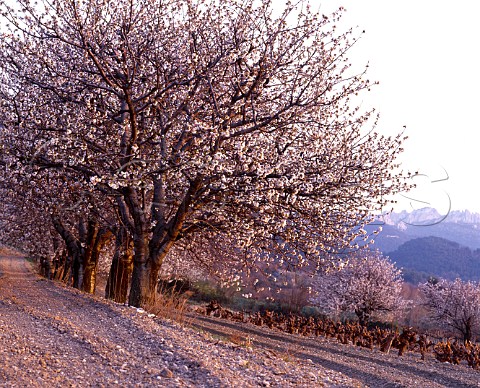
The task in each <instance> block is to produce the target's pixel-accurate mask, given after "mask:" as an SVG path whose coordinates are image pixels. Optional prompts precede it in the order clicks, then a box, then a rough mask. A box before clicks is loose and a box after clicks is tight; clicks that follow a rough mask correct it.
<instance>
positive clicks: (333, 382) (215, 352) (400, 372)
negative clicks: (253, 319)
mask: <svg viewBox="0 0 480 388" xmlns="http://www.w3.org/2000/svg"><path fill="white" fill-rule="evenodd" d="M188 321H189V324H190V326H192V327H193V328H194V329H191V328H188V327H182V326H179V325H177V324H175V323H172V322H169V321H165V320H161V319H157V318H152V317H149V316H148V315H147V314H146V313H144V312H142V311H141V310H140V311H138V310H137V309H134V308H130V307H127V306H123V305H118V304H114V303H110V302H107V301H104V300H102V299H100V298H98V297H92V296H89V295H86V294H82V293H80V292H78V291H76V290H73V289H70V288H65V287H63V286H62V285H60V284H57V283H53V282H50V281H46V280H43V279H42V278H40V277H38V276H36V275H34V274H33V273H32V271H31V268H30V265H29V264H28V262H26V261H25V260H24V259H22V258H20V257H15V256H0V360H1V361H2V364H1V368H0V386H2V387H3V386H5V387H12V386H32V387H44V386H47V385H48V386H51V387H88V386H95V387H110V386H122V387H130V386H160V387H257V386H276V387H317V386H318V387H365V386H368V387H419V388H420V387H421V388H423V387H429V388H430V387H432V388H436V387H452V388H457V387H458V388H461V387H469V388H470V387H480V373H479V372H478V371H474V370H472V369H470V368H467V367H466V366H463V365H460V366H454V365H449V364H441V363H438V362H436V361H435V360H434V359H433V358H432V357H427V359H426V360H425V361H421V360H420V356H419V355H418V354H411V353H410V354H408V355H406V356H403V357H401V358H399V357H397V356H396V354H395V353H392V354H389V355H385V354H383V353H380V352H379V351H377V350H373V351H370V350H366V349H360V348H357V347H353V346H344V345H340V344H338V343H337V342H336V341H332V340H326V339H324V338H322V337H319V338H304V337H299V336H293V335H289V334H286V333H280V332H277V331H271V330H268V329H265V328H258V327H256V326H254V325H250V324H239V323H233V322H229V321H224V320H220V319H216V318H212V317H205V316H200V315H197V314H191V315H189V318H188ZM247 337H248V338H251V339H252V346H251V347H248V346H244V344H242V343H243V342H244V341H245V339H246V338H247Z"/></svg>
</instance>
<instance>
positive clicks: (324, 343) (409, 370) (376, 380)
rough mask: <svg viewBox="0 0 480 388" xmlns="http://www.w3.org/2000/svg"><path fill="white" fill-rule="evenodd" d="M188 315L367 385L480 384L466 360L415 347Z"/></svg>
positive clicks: (479, 374) (461, 387)
mask: <svg viewBox="0 0 480 388" xmlns="http://www.w3.org/2000/svg"><path fill="white" fill-rule="evenodd" d="M191 317H192V326H194V327H197V328H198V329H202V330H204V331H208V332H211V333H215V334H217V335H221V334H222V333H230V335H236V336H237V337H241V336H246V335H248V336H250V337H251V338H253V345H254V346H255V347H256V348H261V349H266V350H267V349H268V350H270V351H273V353H274V354H280V355H281V354H285V353H290V354H293V355H294V356H295V357H296V358H299V359H302V360H307V361H308V360H311V362H312V363H313V364H315V365H318V366H321V367H324V368H328V369H330V370H332V371H338V372H342V373H343V374H344V375H347V376H350V377H352V378H355V379H356V380H357V381H360V382H361V383H363V384H364V385H365V386H368V387H382V388H385V387H389V388H390V387H408V388H411V387H418V388H426V387H428V388H437V387H451V388H473V387H480V371H476V370H473V369H472V368H469V367H468V366H467V365H466V364H465V365H451V364H448V363H440V362H438V361H436V360H435V359H434V357H433V355H432V354H428V355H427V356H426V358H425V361H422V360H421V359H420V354H419V353H411V352H410V353H407V354H405V355H404V356H402V357H398V356H397V352H396V351H395V349H393V350H392V351H391V352H390V353H389V354H385V353H382V352H380V351H379V350H378V349H374V350H368V349H364V348H360V347H357V346H353V345H342V344H340V343H338V342H337V341H336V340H333V339H327V338H324V337H317V338H314V337H302V336H298V335H291V334H287V333H283V332H280V331H272V330H269V329H267V328H264V327H257V326H255V325H252V324H246V323H243V324H242V323H236V322H235V323H234V322H229V321H226V320H222V319H220V318H214V317H205V316H200V315H191ZM223 335H225V334H223Z"/></svg>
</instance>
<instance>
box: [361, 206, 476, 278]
mask: <svg viewBox="0 0 480 388" xmlns="http://www.w3.org/2000/svg"><path fill="white" fill-rule="evenodd" d="M379 226H381V227H382V231H381V232H380V233H379V234H378V235H377V236H375V239H374V240H375V243H374V245H373V246H372V248H374V249H379V250H380V251H382V252H383V253H384V254H385V255H387V256H389V257H390V258H391V259H392V261H395V262H396V263H397V265H398V266H399V267H403V272H404V278H405V279H406V280H407V281H409V282H411V283H413V284H416V283H418V282H422V281H426V280H427V279H428V278H429V277H430V276H440V277H444V278H447V279H454V278H455V277H460V278H462V279H464V280H480V214H478V213H473V212H469V211H452V212H450V213H449V214H448V215H446V216H445V215H442V214H439V213H438V212H437V211H436V210H435V209H432V208H423V209H419V210H415V211H413V212H410V213H408V212H406V211H403V212H400V213H392V214H389V215H384V216H382V217H380V218H379V219H378V220H377V221H376V222H375V223H374V224H372V225H370V226H369V227H368V228H367V230H368V231H369V232H373V231H374V230H376V229H378V227H379Z"/></svg>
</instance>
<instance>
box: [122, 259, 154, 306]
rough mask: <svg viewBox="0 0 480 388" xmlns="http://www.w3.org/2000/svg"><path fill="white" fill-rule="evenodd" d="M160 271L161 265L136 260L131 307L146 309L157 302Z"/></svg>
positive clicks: (130, 296)
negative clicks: (156, 292)
mask: <svg viewBox="0 0 480 388" xmlns="http://www.w3.org/2000/svg"><path fill="white" fill-rule="evenodd" d="M159 271H160V265H155V264H154V263H153V261H152V260H148V261H147V262H146V263H142V262H139V261H137V260H135V259H134V261H133V273H132V284H131V288H130V295H129V300H128V304H129V305H130V306H136V307H145V306H148V305H151V304H153V303H154V302H155V291H156V289H157V282H158V273H159Z"/></svg>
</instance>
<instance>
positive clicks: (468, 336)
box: [463, 323, 473, 343]
mask: <svg viewBox="0 0 480 388" xmlns="http://www.w3.org/2000/svg"><path fill="white" fill-rule="evenodd" d="M472 337H473V332H472V325H470V323H467V324H466V325H465V330H464V332H463V342H464V343H465V342H467V341H469V342H471V341H472Z"/></svg>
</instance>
